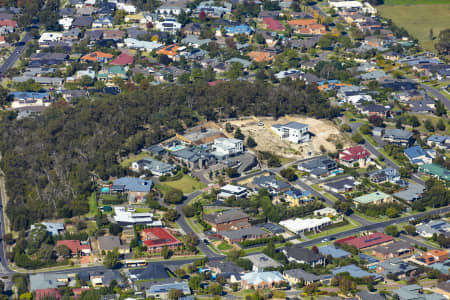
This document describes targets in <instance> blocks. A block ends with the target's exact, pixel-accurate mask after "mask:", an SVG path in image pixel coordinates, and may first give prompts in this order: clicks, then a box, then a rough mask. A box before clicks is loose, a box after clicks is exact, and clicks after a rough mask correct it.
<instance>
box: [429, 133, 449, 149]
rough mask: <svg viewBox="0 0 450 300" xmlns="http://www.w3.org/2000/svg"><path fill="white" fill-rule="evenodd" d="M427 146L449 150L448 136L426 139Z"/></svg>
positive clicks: (433, 136) (434, 136) (435, 136)
mask: <svg viewBox="0 0 450 300" xmlns="http://www.w3.org/2000/svg"><path fill="white" fill-rule="evenodd" d="M427 145H428V146H430V147H433V148H434V147H438V148H440V149H444V150H448V149H450V136H449V135H447V136H442V135H432V136H430V137H429V138H428V139H427Z"/></svg>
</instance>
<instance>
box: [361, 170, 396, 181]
mask: <svg viewBox="0 0 450 300" xmlns="http://www.w3.org/2000/svg"><path fill="white" fill-rule="evenodd" d="M369 179H370V181H372V182H374V183H383V182H390V183H396V182H398V181H400V174H399V173H398V171H397V170H396V169H393V168H390V167H389V168H385V169H381V170H378V171H375V172H372V173H370V174H369Z"/></svg>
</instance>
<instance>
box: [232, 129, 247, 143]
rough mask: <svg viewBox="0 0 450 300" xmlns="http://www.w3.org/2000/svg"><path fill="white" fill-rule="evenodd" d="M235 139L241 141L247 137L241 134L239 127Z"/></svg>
mask: <svg viewBox="0 0 450 300" xmlns="http://www.w3.org/2000/svg"><path fill="white" fill-rule="evenodd" d="M234 138H236V139H239V140H244V139H245V135H244V134H243V133H242V132H241V129H240V128H239V127H238V128H236V131H235V132H234Z"/></svg>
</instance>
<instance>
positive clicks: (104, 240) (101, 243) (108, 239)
mask: <svg viewBox="0 0 450 300" xmlns="http://www.w3.org/2000/svg"><path fill="white" fill-rule="evenodd" d="M97 243H98V249H99V250H100V251H105V252H110V251H113V250H114V249H116V248H117V249H118V250H119V253H120V254H127V253H130V247H129V246H128V245H124V244H122V241H121V240H120V238H119V237H117V236H114V235H108V236H99V237H98V239H97Z"/></svg>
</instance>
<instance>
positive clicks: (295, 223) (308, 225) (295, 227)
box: [280, 217, 333, 233]
mask: <svg viewBox="0 0 450 300" xmlns="http://www.w3.org/2000/svg"><path fill="white" fill-rule="evenodd" d="M332 223H333V221H331V219H330V218H329V217H325V218H320V219H300V218H296V219H289V220H285V221H281V222H280V225H281V226H283V227H286V228H287V229H289V230H290V231H292V232H295V233H302V232H308V231H317V230H320V229H321V228H322V227H324V226H328V225H331V224H332Z"/></svg>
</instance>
